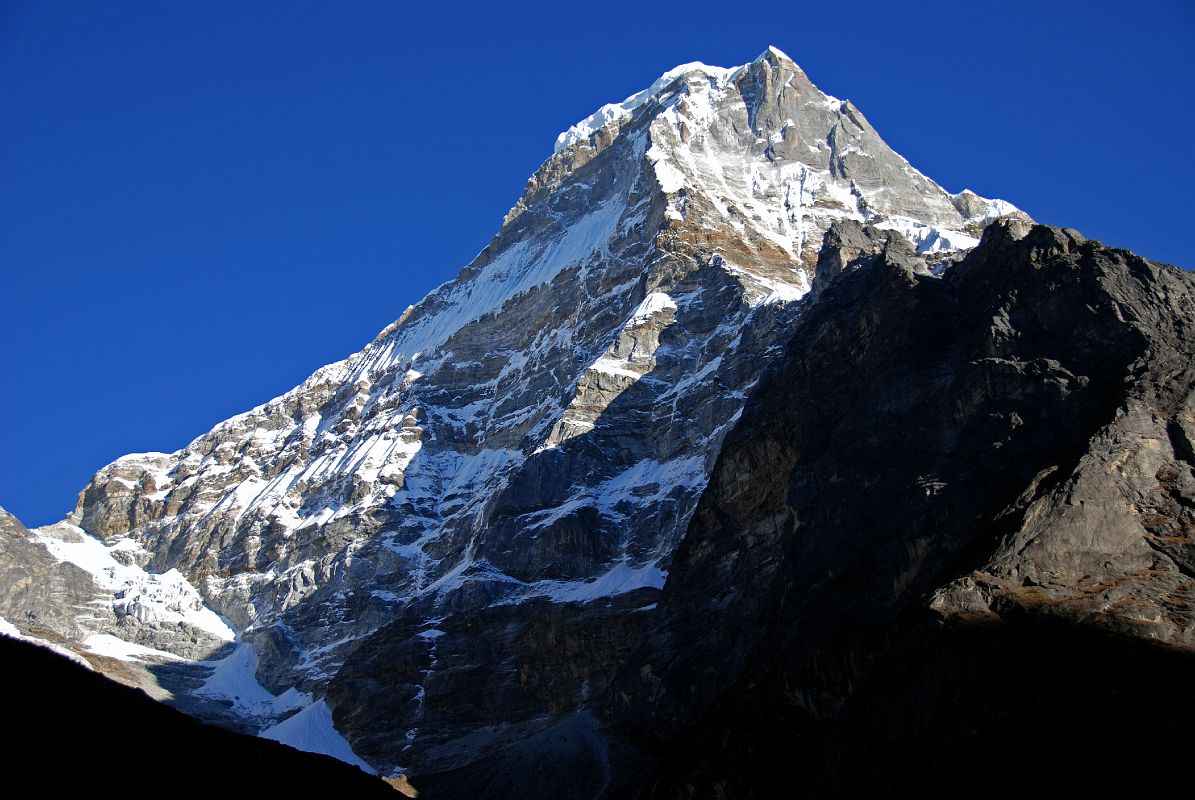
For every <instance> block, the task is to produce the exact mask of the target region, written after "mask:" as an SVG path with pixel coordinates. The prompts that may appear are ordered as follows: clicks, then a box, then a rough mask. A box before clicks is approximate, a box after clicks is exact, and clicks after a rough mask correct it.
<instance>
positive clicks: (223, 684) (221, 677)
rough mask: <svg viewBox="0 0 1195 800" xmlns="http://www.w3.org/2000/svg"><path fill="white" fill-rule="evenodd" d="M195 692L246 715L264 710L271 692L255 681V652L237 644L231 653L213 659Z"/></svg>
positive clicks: (260, 712)
mask: <svg viewBox="0 0 1195 800" xmlns="http://www.w3.org/2000/svg"><path fill="white" fill-rule="evenodd" d="M195 694H199V695H205V696H207V697H219V698H223V699H225V700H228V701H231V703H232V705H233V708H235V709H236V710H237V711H239V712H241V713H243V714H246V715H249V716H261V715H263V714H264V713H267V712H268V710H269V708H270V706H271V704H272V703H273V702H274V699H275V698H274V695H272V694H270V692H269V691H268V690H266V688H265V687H264V686H262V685H261V684H260V683H258V682H257V653H255V652H254V651H253V648H252V647H250V646H249V645H247V644H243V643H242V644H239V645H237V647H236V649H235V650H233V652H232V655H230V656H228V657H227V658H224V659H221V660H220V661H217V662H215V669H214V670H213V671H212V674H211V675H209V676H208V677H207V680H205V681H204V682H203V685H202V686H201V687H199V688H198V689H196V690H195Z"/></svg>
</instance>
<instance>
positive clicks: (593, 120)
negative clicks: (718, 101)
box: [552, 61, 739, 153]
mask: <svg viewBox="0 0 1195 800" xmlns="http://www.w3.org/2000/svg"><path fill="white" fill-rule="evenodd" d="M738 69H739V68H738V67H735V68H732V69H727V68H725V67H711V66H709V65H708V64H702V63H701V62H700V61H694V62H691V63H689V64H681V65H680V66H679V67H673V68H672V69H670V70H668V71H667V72H665V73H664V74H663V75H661V76H660V77H658V78H656V80H655V81H653V82H652V84H651V86H649V87H647V88H646V89H644V90H643V91H641V92H635V93H634V94H633V95H631V96H630V97H628V98H627V99H626V100H623V101H622V102H621V103H607V104H606V105H604V106H602V107H601V108H599V109H598V110H597V111H595V112H593V113H592V114H590V115H589V116H588V117H586V118H585V119H583V120H581V121H580V122H578V123H577V124H576V125H573V126H572V127H571V128H569V129H568V130H567V131H565V132H564V133H562V134H560V135H559V136H557V137H556V145H555V147H553V149H552V152H553V153H559V152H560V151H561V150H563V149H565V148H566V147H568V146H570V145H573V144H576V143H577V142H580V141H583V140H585V139H588V138H589V137H590V136H592V135H593V134H594V133H596V132H597V131H599V130H601V129H602V128H604V127H606V126H607V125H609V124H610V123H612V122H622V121H623V120H625V119H629V118H630V117H631V115H632V114H634V113H635V109H637V108H639V107H640V106H642V105H643V104H644V103H646V102H647V101H648V100H651V99H652V98H653V97H655V96H656V95H658V94H659V93H660V92H662V91H663V90H664V89H666V88H668V86H669V85H670V84H671V83H672V82H673V81H675V80H676V79H677V78H679V77H681V76H682V75H688V74H689V73H691V72H703V73H705V74H706V75H708V76H710V77H712V78H715V79H718V80H721V81H725V79H726V78H727V77H728V76H730V75H731V74H732V73H734V72H736V71H737V70H738Z"/></svg>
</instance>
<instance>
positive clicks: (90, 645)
mask: <svg viewBox="0 0 1195 800" xmlns="http://www.w3.org/2000/svg"><path fill="white" fill-rule="evenodd" d="M83 646H84V647H85V648H87V650H88V651H90V652H92V653H95V654H96V655H97V656H108V657H109V658H116V659H120V660H121V661H143V660H145V659H147V658H148V659H162V660H165V661H181V660H183V659H182V658H181V657H179V656H176V655H175V654H174V653H167V652H166V651H164V650H155V649H154V648H152V647H145V646H144V645H139V644H133V643H132V642H126V641H125V640H124V639H120V638H117V637H116V636H113V635H112V634H110V633H96V634H93V635H91V636H88V637H87V638H86V639H84V640H83Z"/></svg>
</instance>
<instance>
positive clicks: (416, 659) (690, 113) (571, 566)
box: [69, 49, 1024, 769]
mask: <svg viewBox="0 0 1195 800" xmlns="http://www.w3.org/2000/svg"><path fill="white" fill-rule="evenodd" d="M1007 215H1014V216H1016V217H1018V218H1022V219H1024V215H1023V214H1021V213H1020V212H1018V211H1017V210H1016V209H1015V208H1013V207H1012V206H1011V205H1009V204H1007V203H1004V202H1002V201H989V200H984V199H982V198H979V197H977V196H976V195H974V194H972V193H970V192H963V193H960V194H958V195H951V194H949V193H947V192H946V191H945V190H943V189H942V188H941V187H940V186H938V185H937V184H935V183H934V182H933V181H931V180H930V179H928V178H926V177H925V176H923V175H921V174H920V173H919V172H917V171H916V170H915V169H913V168H912V167H911V166H910V165H909V164H908V163H907V162H906V161H905V160H904V159H903V158H901V157H900V156H899V155H897V154H896V153H895V152H893V151H892V150H891V149H890V148H889V147H888V146H887V145H886V144H885V143H884V142H883V141H882V140H881V139H880V137H879V135H878V134H877V133H876V132H875V131H874V129H872V127H871V126H870V124H869V123H868V122H867V120H866V119H865V118H864V117H863V115H862V113H861V112H860V111H859V110H858V109H857V108H855V107H854V106H853V105H852V104H851V103H849V102H847V101H840V100H838V99H835V98H833V97H830V96H828V95H826V94H824V93H822V92H821V91H819V90H818V89H817V88H816V87H815V86H814V85H813V84H812V83H811V82H810V80H809V79H808V78H807V77H806V75H805V73H804V72H802V70H801V69H800V68H799V67H798V66H797V65H796V64H794V63H793V62H792V61H791V60H790V59H788V57H787V56H785V55H784V54H782V53H780V52H779V51H777V50H775V49H769V50H767V51H765V52H764V53H763V54H762V55H761V56H760V57H759V58H758V59H756V60H755V61H753V62H752V63H750V64H747V65H745V66H742V67H738V68H735V69H722V68H716V67H708V66H705V65H702V64H688V65H684V66H682V67H678V68H677V69H675V70H672V71H670V72H669V73H667V74H666V75H664V76H662V77H661V78H660V79H659V80H658V81H656V82H655V83H654V84H652V86H651V87H650V88H649V89H647V90H645V91H644V92H641V93H639V94H637V95H635V96H633V97H631V98H628V99H627V100H626V101H624V102H623V103H620V104H614V105H611V106H606V107H604V108H602V109H601V110H599V111H598V112H597V113H595V114H594V115H593V116H592V117H590V118H589V119H587V120H584V121H582V122H581V123H578V125H576V126H574V127H573V128H571V129H570V130H569V131H566V132H565V133H563V134H561V136H560V137H559V139H558V141H557V145H556V151H555V152H554V154H553V155H552V156H551V157H550V158H549V159H548V160H547V161H546V162H545V163H544V164H543V166H542V167H541V168H540V169H539V170H538V171H537V172H536V174H535V175H534V176H532V178H531V179H530V181H529V182H528V185H527V187H526V191H525V193H524V195H523V197H522V198H521V199H520V200H519V202H518V203H517V204H516V206H515V207H514V208H513V209H512V210H511V211H510V213H509V214H508V215H507V217H506V219H505V220H504V222H503V225H502V227H501V229H500V230H499V231H498V233H497V235H496V236H495V237H494V239H493V240H492V241H491V242H490V243H489V245H487V246H486V247H485V248H484V249H483V250H482V251H481V252H480V253H479V255H478V256H477V257H476V258H475V259H474V260H473V262H471V263H470V264H469V265H468V266H466V267H465V268H464V269H463V270H462V271H461V273H460V274H459V275H458V276H457V278H455V279H454V280H452V281H450V282H448V283H446V284H444V285H443V286H441V287H440V288H439V289H437V290H436V291H434V292H432V293H431V294H430V295H428V296H427V297H426V298H425V299H424V300H422V301H421V302H420V303H418V304H417V305H415V306H413V307H411V308H409V309H407V311H406V312H404V313H403V314H402V315H401V317H400V318H399V319H398V320H397V321H396V322H395V323H394V324H392V325H390V326H389V327H387V328H386V329H385V330H384V331H382V332H381V333H380V334H379V335H378V337H377V338H376V339H375V340H374V341H373V342H371V343H370V344H368V345H367V346H366V347H365V348H364V349H362V350H361V351H360V352H358V353H356V354H354V355H352V356H350V357H349V358H347V359H345V360H344V361H341V362H338V363H335V364H331V365H329V366H326V367H324V368H322V369H320V370H318V371H317V372H316V373H315V374H314V375H312V376H311V377H310V378H309V379H308V380H307V381H305V382H304V383H303V384H302V385H301V386H299V387H297V388H295V389H294V390H292V391H291V392H289V393H287V394H285V395H283V396H281V397H279V398H276V399H274V400H271V401H270V402H268V403H266V404H264V405H262V406H259V407H257V408H255V409H253V410H251V411H249V412H247V413H245V414H242V415H240V416H237V417H234V418H232V419H230V420H228V421H226V422H224V423H221V424H220V425H218V426H216V428H214V429H213V430H212V431H211V432H209V433H207V434H205V435H203V436H201V437H199V438H198V439H196V440H195V441H194V442H192V443H191V444H190V445H188V446H187V447H186V448H185V449H183V450H181V451H179V452H177V453H172V454H159V453H154V454H140V455H132V456H127V457H125V458H122V459H120V460H118V461H116V462H114V463H113V464H111V465H109V466H107V467H105V468H104V469H102V470H100V472H99V473H98V474H97V475H96V476H95V477H94V478H93V479H92V481H91V482H90V483H89V484H88V486H87V487H86V489H85V490H84V491H83V492H82V494H81V495H80V498H79V502H78V505H77V507H76V508H75V510H74V512H73V513H72V514H71V516H70V518H69V521H70V523H71V524H73V525H76V526H78V527H79V528H81V529H82V531H84V532H86V534H88V535H90V536H93V537H99V538H100V539H102V540H104V541H105V542H108V543H116V542H119V543H125V544H122V547H123V548H124V550H123V551H122V552H127V553H128V554H129V557H130V558H131V559H132V561H133V562H134V563H135V565H136V566H137V567H139V568H143V569H144V570H146V571H148V573H150V574H164V573H168V572H169V571H170V570H177V573H174V574H178V575H180V576H181V577H182V578H184V579H185V581H186V582H188V585H189V586H190V587H193V588H194V590H195V591H197V592H198V594H199V595H201V596H202V599H203V601H204V602H205V603H206V607H207V608H208V609H210V610H212V611H214V612H217V613H218V614H219V615H221V616H222V617H223V618H224V619H225V620H227V621H228V622H229V623H230V624H231V625H232V626H233V628H235V630H236V631H237V633H238V635H239V637H240V638H241V640H242V641H243V642H246V643H249V644H250V645H252V647H253V648H254V650H255V653H256V655H257V658H258V666H257V668H256V678H257V680H258V681H260V682H261V683H262V684H264V686H265V687H267V688H268V689H270V690H271V691H272V692H274V693H281V692H283V691H284V690H287V689H290V688H295V689H296V690H298V691H300V692H304V693H309V694H310V695H311V696H312V697H316V698H318V697H320V696H322V695H324V694H327V698H328V700H329V702H330V704H331V705H332V707H333V709H334V719H335V720H336V722H337V724H338V725H339V726H340V727H341V728H342V729H343V731H344V733H345V734H346V736H347V738H348V739H349V741H351V742H353V743H354V744H355V745H356V746H357V747H358V749H359V751H360V754H361V755H363V756H365V757H366V758H367V759H369V760H370V761H371V762H372V763H374V764H375V765H377V766H379V767H383V768H390V767H395V766H400V765H401V766H414V767H416V768H419V767H420V766H424V765H434V767H435V768H436V769H450V768H452V767H453V766H454V765H455V764H458V763H466V762H468V761H469V760H470V759H472V758H474V757H475V755H476V753H475V749H471V745H469V744H468V743H469V742H477V741H479V740H477V739H476V738H475V737H477V736H481V735H482V732H483V731H485V730H489V729H490V728H492V727H494V726H496V725H514V726H516V727H517V728H518V730H520V731H523V732H524V733H525V735H526V736H532V735H534V734H535V732H536V731H538V730H540V729H542V728H543V727H544V725H545V724H547V723H548V722H550V721H552V720H555V719H561V718H565V717H567V716H568V715H569V714H571V713H573V712H575V711H577V710H578V709H581V708H582V707H584V706H585V704H586V703H587V702H589V700H590V698H592V697H593V696H594V695H595V693H596V692H598V690H599V688H600V687H602V686H604V685H605V683H606V681H607V680H608V678H609V673H610V671H611V670H613V669H614V667H615V666H616V662H618V660H619V659H620V658H622V657H623V656H624V655H625V651H626V650H627V648H629V647H630V642H631V641H632V640H633V639H634V638H635V637H636V636H637V635H638V634H639V628H640V624H641V623H640V620H641V619H643V618H644V617H643V612H642V609H649V608H651V607H652V606H653V604H655V603H656V602H657V599H658V595H659V592H660V589H661V587H662V586H663V585H664V582H665V579H666V576H667V575H668V572H669V570H670V569H671V565H672V558H673V554H674V552H675V550H676V547H677V545H678V543H679V541H680V540H681V538H682V537H683V536H684V533H685V530H686V527H687V525H688V523H689V520H690V518H691V517H692V515H693V512H694V509H695V507H696V504H697V500H698V498H699V497H700V495H701V493H702V491H703V490H704V488H705V486H706V484H707V481H708V478H709V474H710V470H711V468H712V467H713V464H714V462H715V460H716V458H717V457H718V453H719V450H720V448H721V444H722V441H723V439H724V437H725V436H726V434H727V432H728V431H729V430H731V429H732V428H733V426H734V425H735V423H736V421H737V420H738V418H739V415H740V413H741V412H742V409H743V404H744V401H745V398H746V397H747V396H748V394H749V393H750V392H751V391H752V389H753V387H754V386H755V385H756V383H757V382H758V381H759V380H760V378H761V376H762V375H764V374H765V373H766V372H767V370H768V369H769V366H770V365H771V364H773V363H775V362H776V360H777V359H778V358H779V357H780V356H781V355H782V353H783V351H784V346H785V344H786V342H787V341H788V338H789V336H790V335H791V326H792V324H793V322H794V321H795V320H796V319H798V318H799V317H800V316H801V315H802V314H803V313H805V311H806V310H807V309H808V308H809V307H810V306H811V305H813V304H815V303H816V295H817V294H818V292H817V291H812V292H811V290H812V289H813V288H814V283H815V267H816V265H817V263H818V260H819V254H821V253H822V251H823V243H824V242H827V241H831V239H830V238H827V232H828V231H829V230H830V228H831V226H832V225H835V224H836V223H838V224H839V225H841V224H844V223H847V222H851V221H853V222H857V223H860V224H863V223H866V224H867V225H869V226H871V228H870V229H871V230H873V231H879V232H881V234H878V235H886V236H892V237H896V238H901V237H903V238H902V241H904V240H907V242H906V245H907V248H906V249H907V259H908V260H909V262H910V263H913V264H915V265H916V270H917V272H918V273H921V274H925V275H929V274H931V273H934V274H938V273H941V271H942V270H944V269H946V268H947V267H948V266H949V264H950V263H952V261H954V260H955V259H957V258H958V257H959V255H960V254H961V253H962V252H965V251H966V250H968V249H969V248H971V247H973V246H974V245H975V244H976V243H977V238H976V237H978V236H979V234H980V231H981V229H982V228H983V227H984V225H986V224H987V223H988V222H990V221H991V220H993V219H995V218H997V217H1001V216H1007ZM842 230H843V231H847V232H846V233H842V232H839V233H837V234H833V236H837V237H838V238H837V239H833V242H834V243H835V244H834V245H833V247H835V248H837V247H840V246H841V247H849V246H850V241H849V239H850V237H851V236H855V235H856V234H854V233H850V231H852V230H854V229H849V228H843V229H842ZM833 236H832V237H831V238H833ZM844 236H845V237H847V238H846V239H843V238H842V237H844ZM848 260H849V259H848ZM611 608H612V609H616V610H617V613H614V612H612V611H609V610H607V609H611ZM636 615H639V616H636ZM479 620H487V621H489V624H488V625H487V626H486V627H485V629H484V632H483V631H481V630H479V629H478V628H477V624H478V621H479ZM603 626H606V627H609V628H610V629H611V630H612V631H613V632H612V633H610V634H609V635H605V634H603V635H604V636H605V638H604V639H602V641H601V643H600V644H596V645H593V646H592V647H591V646H590V644H589V643H591V633H592V632H593V631H594V630H596V629H598V628H603ZM603 629H604V628H603ZM117 635H119V632H117ZM482 635H485V636H486V637H488V638H487V641H486V643H485V645H484V647H485V648H488V649H487V651H486V653H485V654H484V655H485V660H486V662H487V663H502V664H507V665H508V666H509V667H510V668H509V669H506V670H499V671H497V672H493V673H492V674H490V673H487V676H486V678H485V680H486V681H487V683H486V685H487V686H491V687H492V688H493V691H494V693H495V694H494V695H493V696H494V697H512V698H516V699H513V700H511V702H510V703H509V704H508V705H507V706H503V705H502V704H501V703H498V705H497V706H496V707H491V708H488V710H486V712H485V713H465V711H464V709H463V708H461V707H457V706H454V705H453V704H454V703H458V704H459V703H464V702H466V701H465V699H464V697H465V696H466V695H467V694H468V693H465V694H461V695H454V694H453V692H452V691H451V689H452V687H453V686H454V685H456V684H455V683H454V681H458V678H457V677H454V676H456V675H458V674H459V673H458V672H454V670H463V669H465V668H466V667H467V666H468V665H469V664H471V663H473V661H476V660H477V659H478V658H480V656H479V655H478V653H477V648H478V647H481V646H482V645H481V644H479V642H478V641H476V638H477V637H478V636H482ZM562 643H563V644H562ZM154 646H155V647H156V648H159V649H161V650H163V651H166V652H171V653H176V654H179V655H186V656H187V657H193V656H194V655H195V653H194V652H193V651H194V650H195V648H194V647H191V648H190V649H187V647H184V644H183V639H182V638H180V639H179V640H178V642H177V643H174V642H171V641H170V640H169V637H159V638H156V639H155V640H154ZM559 646H565V647H570V648H573V650H572V651H570V652H574V651H575V652H576V653H577V655H576V658H577V659H579V660H580V661H581V662H582V663H580V664H578V665H575V666H574V667H572V668H570V669H571V671H570V672H569V675H570V677H569V679H567V680H560V681H546V680H545V681H540V682H539V683H535V687H536V688H535V690H534V691H530V690H528V689H527V683H526V681H528V680H531V681H533V682H534V680H535V679H532V678H528V677H527V676H528V675H530V674H532V673H534V674H536V675H539V674H541V672H539V671H536V670H534V669H532V668H531V667H527V665H528V664H531V663H533V662H535V660H536V659H538V658H543V657H544V653H546V652H547V651H549V650H551V649H552V648H555V647H559ZM380 652H387V653H392V654H394V657H395V660H396V661H395V663H399V664H401V665H402V668H401V669H398V668H395V669H393V670H392V669H391V666H392V665H391V663H390V662H388V661H385V660H381V659H378V658H377V654H378V653H380ZM529 669H530V670H531V672H528V670H529ZM375 700H376V701H377V704H378V705H377V707H383V706H384V707H385V708H387V709H390V710H391V711H392V712H393V713H392V714H390V715H389V716H388V718H387V721H386V723H385V724H386V726H387V727H386V728H385V730H386V732H387V735H384V736H383V735H381V734H380V733H379V730H380V729H379V728H378V725H379V724H380V723H379V722H378V720H377V719H376V715H371V714H369V713H363V711H362V709H363V708H365V707H367V706H369V705H370V704H371V703H373V702H374V701H375ZM495 702H497V701H495ZM519 726H521V727H519ZM519 735H524V734H519ZM470 737H474V738H470ZM513 738H518V737H517V736H516V737H513Z"/></svg>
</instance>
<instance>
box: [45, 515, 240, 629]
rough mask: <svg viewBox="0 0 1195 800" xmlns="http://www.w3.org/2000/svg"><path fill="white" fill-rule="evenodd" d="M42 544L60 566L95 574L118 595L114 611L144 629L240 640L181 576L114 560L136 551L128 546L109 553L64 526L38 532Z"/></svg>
mask: <svg viewBox="0 0 1195 800" xmlns="http://www.w3.org/2000/svg"><path fill="white" fill-rule="evenodd" d="M33 534H34V536H35V537H36V539H37V541H38V542H39V543H41V545H42V546H44V547H45V548H46V549H47V550H48V551H50V554H51V555H53V556H54V557H55V558H57V559H58V560H59V561H67V562H70V563H71V564H74V565H75V566H77V567H79V568H81V569H83V570H85V571H86V572H88V573H90V574H91V577H92V580H94V581H95V583H96V585H97V586H98V587H100V588H101V589H104V590H106V591H110V592H112V601H111V603H112V610H113V612H114V613H116V614H117V615H118V616H132V617H135V618H136V619H137V620H138V621H140V622H143V623H149V622H166V623H180V622H181V623H184V624H187V625H192V626H194V627H196V628H199V629H201V630H204V631H207V632H208V633H210V634H212V635H213V636H215V637H217V638H219V639H223V640H225V641H232V640H233V639H234V638H235V636H236V634H235V633H234V632H233V631H232V629H231V628H229V627H228V624H227V623H225V622H224V620H222V619H221V618H220V617H219V615H217V614H216V613H215V612H214V611H212V610H211V609H210V608H208V607H207V606H206V605H205V604H204V602H203V598H202V597H200V595H199V592H197V591H196V590H195V587H194V586H192V585H191V584H190V582H188V581H187V579H186V578H184V577H183V575H182V573H180V572H179V571H178V570H174V569H172V570H168V571H167V572H164V573H161V574H154V573H148V572H146V571H145V570H143V569H142V568H141V567H139V566H137V565H136V564H122V563H121V562H119V561H117V560H116V559H115V558H113V556H112V552H113V551H114V550H117V549H130V548H128V547H127V545H125V544H124V542H118V543H117V545H116V546H114V547H108V546H107V545H105V544H104V543H103V542H101V541H100V540H99V539H97V538H96V537H94V536H91V535H90V534H88V533H87V532H86V531H84V530H83V529H82V528H79V527H77V526H75V525H69V524H67V523H59V524H57V525H51V526H48V527H45V528H37V529H36V530H34V531H33Z"/></svg>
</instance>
